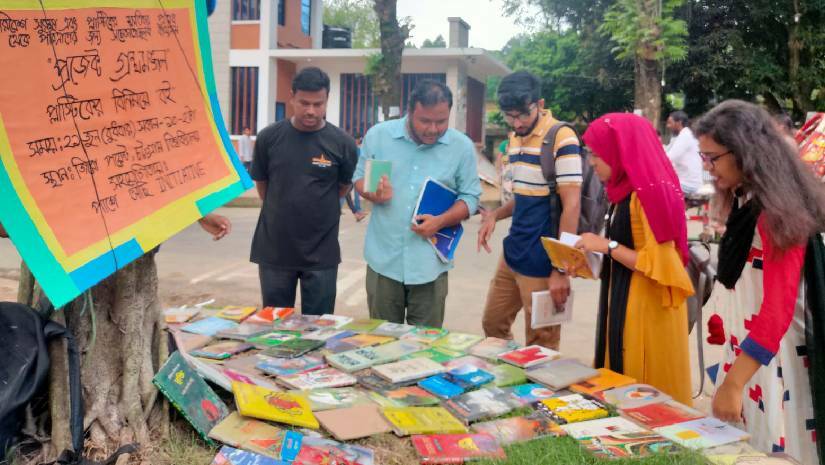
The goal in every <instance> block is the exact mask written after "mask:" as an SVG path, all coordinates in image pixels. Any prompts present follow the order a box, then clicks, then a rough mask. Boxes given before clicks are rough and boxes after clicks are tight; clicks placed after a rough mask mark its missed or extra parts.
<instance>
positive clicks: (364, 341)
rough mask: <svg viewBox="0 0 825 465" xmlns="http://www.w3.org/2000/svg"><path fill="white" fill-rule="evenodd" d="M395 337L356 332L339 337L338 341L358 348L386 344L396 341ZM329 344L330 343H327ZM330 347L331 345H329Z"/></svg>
mask: <svg viewBox="0 0 825 465" xmlns="http://www.w3.org/2000/svg"><path fill="white" fill-rule="evenodd" d="M394 340H395V338H392V337H389V336H375V335H373V334H365V333H362V334H355V335H354V336H349V337H345V338H341V339H338V340H337V341H338V342H339V343H341V344H348V345H351V346H352V347H353V348H355V349H357V348H359V347H372V346H377V345H381V344H386V343H388V342H392V341H394ZM327 346H329V344H327ZM327 348H329V347H327Z"/></svg>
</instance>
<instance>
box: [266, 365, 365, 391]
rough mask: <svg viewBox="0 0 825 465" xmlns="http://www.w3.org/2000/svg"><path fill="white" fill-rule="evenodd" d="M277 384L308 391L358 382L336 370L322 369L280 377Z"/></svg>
mask: <svg viewBox="0 0 825 465" xmlns="http://www.w3.org/2000/svg"><path fill="white" fill-rule="evenodd" d="M278 382H279V383H281V384H283V385H285V386H287V387H289V388H291V389H298V390H309V389H323V388H336V387H346V386H352V385H353V384H355V383H357V382H358V380H357V379H355V377H354V376H352V375H349V374H347V373H344V372H343V371H341V370H338V369H336V368H322V369H320V370H313V371H308V372H306V373H301V374H299V375H289V376H281V377H279V378H278Z"/></svg>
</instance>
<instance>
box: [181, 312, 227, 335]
mask: <svg viewBox="0 0 825 465" xmlns="http://www.w3.org/2000/svg"><path fill="white" fill-rule="evenodd" d="M237 327H238V323H235V322H234V321H229V320H224V319H223V318H218V317H216V316H212V317H209V318H204V319H202V320H198V321H196V322H194V323H189V324H188V325H186V326H183V327H182V328H181V331H186V332H187V333H193V334H201V335H204V336H214V335H215V334H217V333H218V332H219V331H226V330H229V329H235V328H237Z"/></svg>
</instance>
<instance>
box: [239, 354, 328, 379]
mask: <svg viewBox="0 0 825 465" xmlns="http://www.w3.org/2000/svg"><path fill="white" fill-rule="evenodd" d="M324 367H326V363H324V359H322V358H321V357H317V356H314V355H304V356H302V357H295V358H271V357H266V356H261V360H260V361H258V362H257V363H256V364H255V368H257V369H258V370H261V371H263V372H264V373H266V374H268V375H272V376H290V375H298V374H301V373H306V372H308V371H312V370H318V369H321V368H324Z"/></svg>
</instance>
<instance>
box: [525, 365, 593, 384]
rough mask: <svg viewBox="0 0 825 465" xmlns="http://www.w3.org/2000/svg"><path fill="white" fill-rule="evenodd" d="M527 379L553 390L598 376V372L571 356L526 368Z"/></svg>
mask: <svg viewBox="0 0 825 465" xmlns="http://www.w3.org/2000/svg"><path fill="white" fill-rule="evenodd" d="M525 374H526V375H527V379H529V380H530V381H534V382H536V383H541V384H543V385H545V386H547V387H549V388H550V389H553V390H554V391H558V390H561V389H564V388H566V387H568V386H570V385H571V384H575V383H578V382H581V381H584V380H586V379H590V378H593V377H594V376H598V374H599V372H598V371H596V370H595V369H594V368H590V367H589V366H586V365H584V364H582V363H581V362H579V361H578V360H574V359H572V358H564V359H559V360H551V361H549V362H547V363H543V364H541V365H539V366H537V367H535V368H530V369H528V370H526V372H525Z"/></svg>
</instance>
